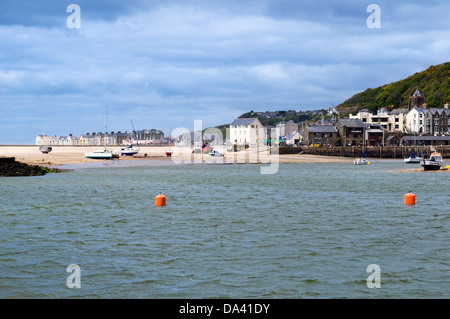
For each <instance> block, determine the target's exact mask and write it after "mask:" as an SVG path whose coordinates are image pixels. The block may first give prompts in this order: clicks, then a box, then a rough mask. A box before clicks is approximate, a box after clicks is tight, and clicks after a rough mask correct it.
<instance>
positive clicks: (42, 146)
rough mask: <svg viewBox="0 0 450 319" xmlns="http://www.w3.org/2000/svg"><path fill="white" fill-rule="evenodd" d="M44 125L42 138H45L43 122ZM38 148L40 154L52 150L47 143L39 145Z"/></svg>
mask: <svg viewBox="0 0 450 319" xmlns="http://www.w3.org/2000/svg"><path fill="white" fill-rule="evenodd" d="M43 126H44V130H43V131H42V138H43V139H45V137H46V135H45V122H44V124H43ZM39 150H40V151H41V153H42V154H48V153H50V152H51V151H52V147H51V146H48V145H41V146H40V147H39Z"/></svg>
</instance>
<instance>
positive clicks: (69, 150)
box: [0, 145, 450, 173]
mask: <svg viewBox="0 0 450 319" xmlns="http://www.w3.org/2000/svg"><path fill="white" fill-rule="evenodd" d="M52 148H53V150H52V152H50V153H49V154H42V153H41V152H40V151H39V146H36V145H32V146H8V145H4V146H0V157H15V158H16V161H19V162H22V163H26V164H30V165H40V166H44V167H52V168H60V169H76V168H91V167H126V166H163V165H164V166H166V165H178V164H179V163H180V162H182V163H183V164H223V165H226V164H244V163H252V164H256V163H258V164H259V163H260V164H271V163H277V162H278V163H280V164H289V163H353V160H354V158H351V157H337V156H323V155H309V154H281V155H278V156H277V155H275V154H272V155H270V154H268V153H267V151H261V152H259V153H258V154H255V153H253V154H250V153H249V152H248V151H244V152H230V153H226V152H225V153H224V157H218V158H213V157H211V156H209V155H208V154H191V151H189V152H188V153H186V154H184V155H183V154H180V156H178V155H176V156H173V157H171V158H170V157H167V156H166V155H165V151H166V150H167V149H168V147H167V146H141V148H140V152H139V154H138V156H137V157H132V156H122V157H120V159H115V160H112V161H105V160H95V159H88V158H86V157H85V156H84V153H85V152H90V151H94V150H99V149H102V147H99V146H52ZM109 149H112V150H113V151H114V152H117V153H120V149H121V147H120V146H115V147H110V148H109ZM174 154H175V153H174ZM144 155H146V156H145V157H144ZM369 160H371V159H369ZM381 161H382V162H389V161H391V162H398V161H399V160H398V159H397V160H394V159H378V158H374V159H372V160H371V162H373V163H376V162H381ZM446 166H447V165H446V164H444V167H443V168H442V169H441V170H439V171H427V172H425V171H424V170H423V168H422V167H417V166H415V167H414V168H410V169H399V170H394V172H405V173H408V172H418V173H419V172H420V173H441V172H450V169H446Z"/></svg>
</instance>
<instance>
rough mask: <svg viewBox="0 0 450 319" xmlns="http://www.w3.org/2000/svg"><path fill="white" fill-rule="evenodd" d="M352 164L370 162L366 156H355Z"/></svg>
mask: <svg viewBox="0 0 450 319" xmlns="http://www.w3.org/2000/svg"><path fill="white" fill-rule="evenodd" d="M353 164H355V165H367V164H370V162H369V161H368V160H367V158H364V157H359V158H355V160H354V161H353Z"/></svg>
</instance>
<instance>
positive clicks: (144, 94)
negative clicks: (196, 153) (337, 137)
mask: <svg viewBox="0 0 450 319" xmlns="http://www.w3.org/2000/svg"><path fill="white" fill-rule="evenodd" d="M322 2H323V1H322ZM286 3H289V4H290V5H293V2H289V1H288V2H286ZM303 5H305V4H303ZM240 6H242V4H240V3H238V2H230V6H229V7H227V6H224V5H223V3H222V5H217V1H216V2H208V3H207V4H203V5H202V4H201V3H200V2H199V4H198V5H193V4H192V5H190V6H188V5H185V4H183V2H177V4H173V5H171V4H168V5H160V6H154V7H151V8H148V9H146V10H144V9H142V8H140V10H127V11H126V12H127V14H124V15H117V16H116V17H115V18H114V19H91V18H90V17H92V14H88V13H86V11H88V10H87V9H85V7H83V6H82V19H83V17H84V19H85V20H83V22H82V28H81V29H79V30H75V29H67V28H66V27H65V25H63V24H62V25H61V26H57V27H56V26H52V27H51V28H50V27H39V26H21V25H7V26H6V25H3V26H1V25H0V37H1V38H2V39H4V40H3V41H2V43H1V44H0V92H1V93H2V97H3V99H4V102H3V104H2V105H3V106H2V107H4V106H5V105H7V106H8V107H9V108H14V107H16V108H17V109H18V111H20V112H22V113H23V114H24V113H26V112H30V110H35V109H36V105H39V107H40V109H39V111H37V112H36V121H37V122H38V123H41V122H42V119H43V118H46V119H47V121H48V117H52V118H53V119H54V120H53V121H54V123H52V124H53V127H54V128H55V129H56V127H59V129H61V130H70V131H71V133H74V134H81V133H83V132H84V131H91V130H92V129H89V127H97V126H98V125H97V124H98V123H97V118H96V117H95V116H91V115H93V114H97V113H99V114H100V113H102V112H103V107H104V105H105V104H108V105H111V111H110V112H111V115H110V118H111V129H113V128H114V129H115V130H120V129H123V130H125V129H126V128H125V127H120V125H125V126H126V125H128V124H127V123H126V121H125V122H123V123H122V122H121V121H123V118H124V117H127V121H128V118H130V117H131V118H134V119H135V120H134V121H135V123H136V124H139V127H142V128H144V127H147V128H150V127H155V128H159V129H163V130H165V131H167V130H168V128H169V127H171V128H172V129H173V128H174V127H177V126H188V125H192V124H193V122H192V121H193V119H201V118H199V117H202V118H203V119H204V121H205V125H215V124H224V123H223V122H226V121H227V120H228V121H231V120H232V119H233V118H234V117H236V116H238V115H240V114H241V113H244V112H246V111H249V110H250V109H255V110H256V109H260V110H264V109H270V108H282V107H283V106H284V105H286V107H288V106H289V108H291V107H293V108H297V109H300V108H301V107H307V108H313V107H329V106H331V104H334V105H337V104H339V103H340V102H342V101H344V100H345V99H347V98H349V97H350V96H351V95H352V94H354V93H357V92H358V91H360V90H364V89H366V88H367V87H376V86H378V85H382V84H384V83H389V82H391V81H396V80H399V79H401V78H403V77H406V76H408V75H410V74H412V73H414V72H416V71H419V70H420V69H421V68H426V67H428V66H429V65H431V64H438V63H443V62H446V59H447V57H448V54H447V52H448V50H449V49H450V45H449V43H448V41H446V39H447V38H448V36H449V31H448V30H450V28H447V29H446V27H447V26H448V22H442V25H443V26H444V28H440V27H439V26H440V23H439V22H437V21H433V22H432V23H431V24H432V25H433V27H430V26H429V25H427V24H421V25H417V24H415V23H414V22H413V21H411V19H410V18H407V16H412V15H413V13H417V10H422V11H421V12H423V14H424V17H427V18H429V19H431V17H432V16H433V14H435V15H437V16H440V15H442V12H440V10H444V9H447V8H448V6H447V4H444V3H441V4H439V5H437V6H430V7H426V6H424V5H418V4H414V5H403V4H401V3H400V4H399V5H393V4H390V5H389V6H383V5H382V14H383V20H382V21H383V22H382V28H381V29H379V30H372V29H368V28H367V26H366V24H365V23H366V17H367V15H368V14H367V13H366V12H365V6H364V5H362V6H361V5H360V4H359V5H358V6H353V5H352V2H345V6H344V7H343V8H341V9H340V8H336V7H332V6H331V4H329V6H328V7H326V6H325V7H324V9H323V10H322V9H320V8H319V7H314V6H313V5H312V4H309V5H305V8H301V7H296V8H293V10H289V9H290V8H289V7H286V8H284V9H285V10H282V9H283V8H282V7H280V6H279V5H278V4H277V5H276V4H275V2H271V1H265V2H262V4H258V2H251V5H249V7H248V8H246V9H245V10H242V11H239V10H237V8H239V7H240ZM360 7H361V8H360ZM105 9H106V10H107V9H108V8H105ZM344 9H345V10H347V9H349V11H348V12H346V13H345V14H342V16H341V15H337V14H336V12H340V11H343V12H344V11H345V10H344ZM269 10H273V11H269ZM436 10H439V12H436ZM241 12H242V13H241ZM306 12H318V13H319V14H318V16H311V15H307V14H306ZM447 12H448V10H447ZM83 13H86V14H83ZM64 14H65V13H64ZM424 17H422V18H423V19H425V18H424ZM404 25H407V26H408V27H404ZM19 106H20V107H19ZM80 110H82V111H80ZM115 114H116V115H117V117H115V116H114V115H115ZM68 116H69V117H70V119H71V121H70V123H66V122H65V121H66V119H67V117H68ZM39 117H40V118H39ZM25 118H27V117H25V116H22V117H21V116H20V114H18V115H17V117H16V119H17V120H16V125H17V127H18V128H22V129H24V130H28V133H27V134H28V135H27V136H28V138H31V140H33V139H34V135H35V134H37V133H39V132H35V131H33V130H31V129H29V127H30V125H29V122H28V120H25ZM115 118H116V119H115ZM21 119H23V120H21ZM215 121H217V122H215ZM57 123H60V124H57ZM100 124H101V123H100ZM136 126H138V125H136ZM0 133H1V132H0ZM66 133H67V132H59V134H66ZM24 134H25V133H24ZM1 136H5V134H0V143H7V141H5V140H2V137H1ZM18 142H23V143H26V142H30V141H24V140H23V141H18Z"/></svg>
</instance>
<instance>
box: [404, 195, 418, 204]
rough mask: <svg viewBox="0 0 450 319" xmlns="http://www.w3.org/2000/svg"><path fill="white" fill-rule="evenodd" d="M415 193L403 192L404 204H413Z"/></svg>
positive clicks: (414, 202)
mask: <svg viewBox="0 0 450 319" xmlns="http://www.w3.org/2000/svg"><path fill="white" fill-rule="evenodd" d="M415 204H416V195H414V194H412V193H408V194H405V205H415Z"/></svg>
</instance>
